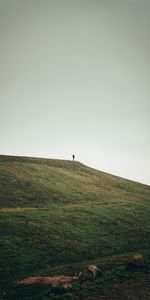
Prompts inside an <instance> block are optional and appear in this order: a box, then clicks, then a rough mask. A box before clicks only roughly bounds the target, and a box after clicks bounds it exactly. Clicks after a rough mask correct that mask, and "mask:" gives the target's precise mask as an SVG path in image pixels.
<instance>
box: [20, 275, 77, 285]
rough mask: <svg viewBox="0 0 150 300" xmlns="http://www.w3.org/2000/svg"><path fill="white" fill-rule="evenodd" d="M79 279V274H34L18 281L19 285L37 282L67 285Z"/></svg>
mask: <svg viewBox="0 0 150 300" xmlns="http://www.w3.org/2000/svg"><path fill="white" fill-rule="evenodd" d="M77 279H78V276H64V275H58V276H56V275H55V276H46V277H42V276H34V277H28V278H25V279H23V280H20V281H18V282H17V284H18V285H35V284H41V285H42V284H47V285H48V284H49V285H52V286H54V285H55V286H57V285H65V284H69V283H71V282H73V281H75V280H77Z"/></svg>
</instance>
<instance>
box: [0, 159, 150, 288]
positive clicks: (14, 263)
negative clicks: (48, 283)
mask: <svg viewBox="0 0 150 300" xmlns="http://www.w3.org/2000/svg"><path fill="white" fill-rule="evenodd" d="M149 204H150V187H149V186H146V185H143V184H140V183H136V182H132V181H129V180H125V179H122V178H119V177H116V176H113V175H110V174H106V173H104V172H100V171H97V170H94V169H92V168H89V167H87V166H84V165H83V164H81V163H79V162H74V161H63V160H51V159H38V158H25V157H13V156H12V157H11V156H3V155H1V156H0V205H1V209H0V211H1V230H2V232H1V243H2V250H3V251H2V255H1V261H0V264H1V266H2V282H3V284H4V286H5V284H7V285H8V283H10V282H11V281H12V278H13V280H15V279H18V278H21V277H24V276H28V275H33V274H36V273H39V274H51V273H55V272H56V271H57V273H58V268H59V271H60V272H61V271H62V270H63V272H67V270H72V271H73V270H75V271H78V268H79V265H80V266H81V265H84V264H86V263H87V262H93V261H95V260H97V261H101V264H102V265H103V267H104V268H106V269H107V268H108V267H110V266H111V265H113V263H114V261H117V260H118V261H119V260H120V257H121V256H122V257H123V256H126V255H129V254H130V253H132V252H142V253H144V254H145V255H146V256H147V257H148V256H149V248H150V239H149V233H150V217H149V216H150V205H149ZM106 261H107V263H106ZM108 265H109V266H108Z"/></svg>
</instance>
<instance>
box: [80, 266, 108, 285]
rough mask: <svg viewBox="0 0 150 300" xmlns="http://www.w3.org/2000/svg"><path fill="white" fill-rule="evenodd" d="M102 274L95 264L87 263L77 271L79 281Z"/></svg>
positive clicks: (91, 278)
mask: <svg viewBox="0 0 150 300" xmlns="http://www.w3.org/2000/svg"><path fill="white" fill-rule="evenodd" d="M102 275H103V272H102V271H101V270H100V269H99V268H98V267H97V266H96V265H89V266H88V267H87V268H85V269H83V270H82V271H81V272H80V273H79V280H80V281H81V282H83V281H86V280H93V279H95V278H97V277H100V276H102Z"/></svg>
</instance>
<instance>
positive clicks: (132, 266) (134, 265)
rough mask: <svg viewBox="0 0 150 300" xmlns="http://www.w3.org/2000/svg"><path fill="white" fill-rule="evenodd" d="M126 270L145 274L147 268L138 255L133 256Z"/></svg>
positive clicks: (142, 258) (141, 256)
mask: <svg viewBox="0 0 150 300" xmlns="http://www.w3.org/2000/svg"><path fill="white" fill-rule="evenodd" d="M127 270H129V271H143V272H145V271H146V270H147V266H146V262H145V260H144V257H143V255H142V254H140V253H137V254H134V255H133V256H132V257H131V258H130V260H129V262H128V264H127Z"/></svg>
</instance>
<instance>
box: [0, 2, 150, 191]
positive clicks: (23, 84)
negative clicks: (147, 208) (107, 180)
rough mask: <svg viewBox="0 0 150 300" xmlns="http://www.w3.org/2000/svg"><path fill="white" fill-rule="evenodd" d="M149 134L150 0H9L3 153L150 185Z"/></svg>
mask: <svg viewBox="0 0 150 300" xmlns="http://www.w3.org/2000/svg"><path fill="white" fill-rule="evenodd" d="M149 132H150V1H149V0H125V1H124V0H0V154H8V155H25V156H35V157H48V158H57V159H69V160H71V159H72V154H73V153H74V154H75V159H76V160H77V161H80V162H82V163H84V164H86V165H88V166H91V167H94V168H96V169H99V170H102V171H105V172H108V173H111V174H114V175H118V176H121V177H124V178H129V179H131V180H135V181H138V182H142V183H145V184H148V185H150V138H149V136H150V134H149Z"/></svg>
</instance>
